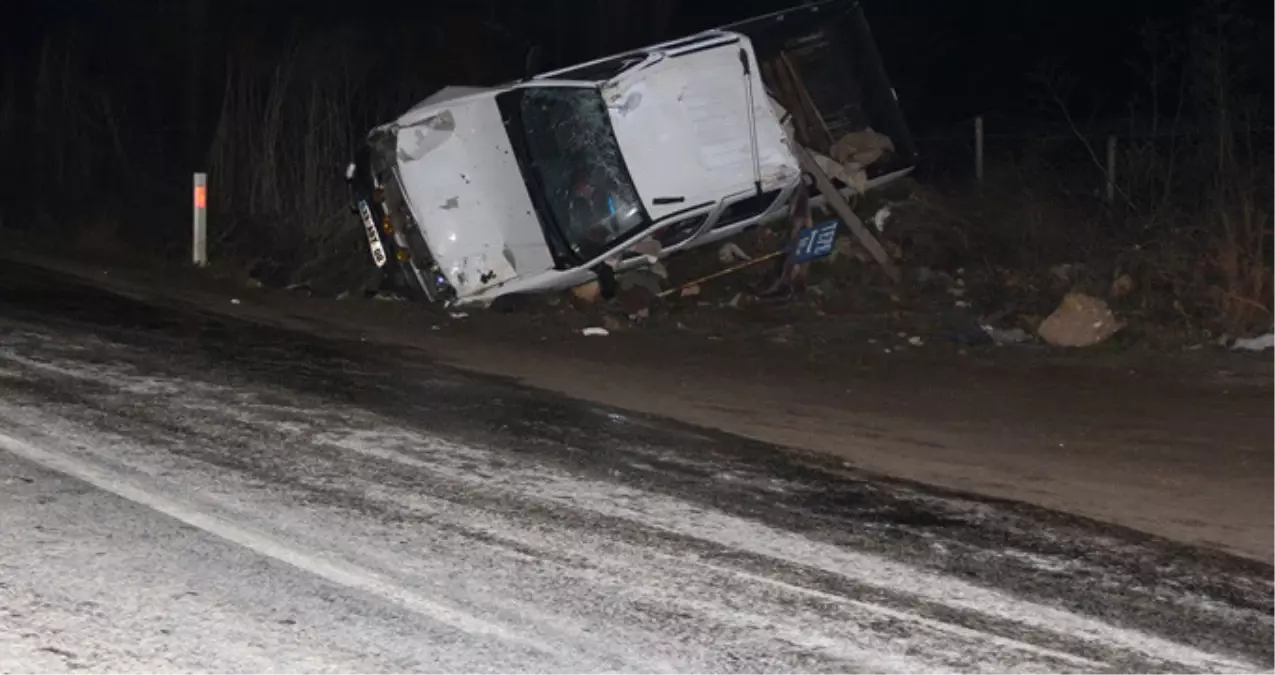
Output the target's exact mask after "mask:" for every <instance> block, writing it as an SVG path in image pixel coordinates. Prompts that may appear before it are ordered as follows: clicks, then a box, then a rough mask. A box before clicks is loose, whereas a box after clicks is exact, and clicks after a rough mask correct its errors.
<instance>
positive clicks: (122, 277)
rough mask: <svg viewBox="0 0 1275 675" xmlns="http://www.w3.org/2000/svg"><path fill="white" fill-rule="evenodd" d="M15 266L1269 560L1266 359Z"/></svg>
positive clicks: (870, 324)
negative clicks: (329, 293)
mask: <svg viewBox="0 0 1275 675" xmlns="http://www.w3.org/2000/svg"><path fill="white" fill-rule="evenodd" d="M24 260H26V261H27V262H32V263H36V264H40V265H42V266H45V267H51V268H54V269H57V270H59V271H61V272H64V273H67V274H72V275H75V276H78V277H81V278H84V279H87V280H90V281H91V282H92V283H94V284H96V285H100V286H105V287H108V288H112V289H114V290H116V291H118V292H120V293H123V294H126V295H131V296H135V297H140V298H145V299H147V300H150V301H154V302H165V303H172V302H178V303H186V304H191V305H195V306H198V307H201V308H204V309H207V310H211V311H216V312H221V313H224V314H228V315H234V316H238V317H241V318H247V319H252V320H258V321H263V322H269V323H273V324H281V325H287V326H291V327H295V328H301V329H303V330H307V331H312V332H318V333H323V334H327V335H334V336H342V337H349V338H354V339H365V340H369V341H381V342H385V343H391V344H396V345H401V346H406V347H410V348H413V349H417V350H420V353H421V357H422V358H432V359H437V360H440V361H443V362H445V363H449V364H452V365H454V366H457V367H461V368H466V369H471V370H475V371H481V372H484V373H490V374H495V375H501V376H506V377H511V378H515V379H518V380H521V381H523V382H525V383H526V384H528V385H531V386H534V387H540V388H544V389H549V390H554V391H558V392H562V393H565V394H568V395H570V396H573V397H577V398H580V399H584V400H589V401H594V402H598V403H602V404H607V405H615V406H619V407H622V408H627V409H631V410H635V411H640V412H645V413H652V414H657V415H662V416H667V417H670V418H675V419H678V420H682V421H685V422H690V423H694V424H699V425H704V426H709V427H714V428H718V429H723V430H727V431H730V432H734V433H737V434H740V435H743V436H748V437H752V438H756V439H760V440H764V441H768V442H772V443H776V444H779V445H784V446H789V447H794V448H801V449H805V450H809V451H815V452H820V453H827V454H832V455H836V456H839V457H843V458H844V459H845V461H846V462H847V463H848V464H850V465H853V466H855V467H859V468H862V469H866V470H869V471H874V472H879V473H883V474H888V475H892V476H897V477H902V478H908V479H913V480H918V481H922V482H926V483H931V484H935V485H941V486H945V487H950V488H956V489H960V490H966V491H972V492H978V493H981V494H985V495H989V496H994V497H1002V498H1008V499H1015V500H1021V501H1024V502H1028V503H1033V504H1037V505H1040V506H1044V507H1048V508H1055V509H1059V510H1063V511H1068V512H1072V513H1075V514H1078V515H1083V516H1088V517H1092V518H1096V519H1098V520H1102V521H1106V522H1110V523H1115V524H1119V525H1124V526H1128V527H1132V528H1135V529H1139V530H1143V531H1146V532H1150V533H1153V534H1157V535H1161V536H1165V537H1169V538H1173V539H1176V540H1180V541H1184V542H1189V543H1193V544H1198V545H1202V546H1207V547H1213V548H1217V549H1221V550H1226V551H1229V552H1233V553H1237V554H1240V555H1244V556H1246V557H1250V558H1255V559H1258V560H1263V561H1266V562H1271V561H1272V558H1273V556H1272V523H1273V520H1275V519H1273V517H1272V492H1273V490H1272V472H1273V470H1275V462H1273V457H1275V453H1273V442H1272V420H1273V419H1275V414H1273V411H1272V389H1271V373H1272V368H1271V363H1270V359H1269V357H1268V356H1251V355H1235V354H1231V353H1222V352H1219V351H1217V350H1211V349H1202V350H1199V351H1193V352H1179V353H1164V352H1148V351H1138V350H1133V351H1129V352H1113V351H1106V352H1085V351H1080V352H1059V351H1056V350H1049V349H1046V348H1043V347H1004V348H997V347H993V346H987V347H969V346H960V345H957V344H953V343H943V342H940V341H936V340H933V339H931V338H930V337H929V336H924V335H922V334H921V333H919V332H918V331H917V329H915V328H914V329H912V330H911V331H902V332H900V331H898V330H895V329H896V328H897V327H899V326H900V325H903V324H906V323H907V322H906V318H907V317H900V316H899V315H898V314H897V313H895V314H892V315H891V316H889V317H885V319H884V320H882V321H876V322H874V321H872V320H870V318H865V319H863V320H862V321H859V322H857V323H853V324H848V323H846V322H844V321H843V322H841V323H838V324H835V325H832V324H830V325H827V326H822V327H821V326H819V325H816V326H815V327H813V328H811V329H809V330H807V329H805V328H804V326H803V327H798V328H793V326H792V324H790V323H785V322H784V320H783V317H782V315H780V316H778V318H776V317H774V316H772V317H771V320H769V321H763V322H747V321H745V322H742V323H738V324H735V325H736V326H737V327H736V328H734V329H731V328H729V327H728V326H724V325H712V326H704V325H700V324H694V323H693V322H691V323H687V322H685V321H682V320H679V319H678V318H677V317H676V316H674V317H673V318H671V319H669V320H667V321H664V322H662V323H661V322H656V323H653V324H651V325H648V326H646V327H643V328H642V329H627V330H620V331H615V332H612V334H611V335H609V336H607V337H600V338H587V337H584V336H582V335H581V334H580V331H579V328H580V327H581V326H582V325H585V324H587V323H589V322H590V321H591V319H589V318H587V317H575V318H570V319H567V320H562V319H561V318H555V317H546V316H542V315H539V314H534V313H533V314H529V315H526V314H521V315H515V316H502V315H492V314H473V315H472V316H469V317H465V318H456V317H451V316H449V315H448V314H447V313H442V312H437V311H431V310H426V309H422V308H417V307H412V306H409V305H406V304H405V303H397V302H380V301H374V300H372V301H363V300H345V301H333V300H320V299H315V298H307V297H302V296H299V295H298V294H296V293H289V292H282V291H268V290H265V289H246V288H243V287H242V286H241V285H237V284H232V283H229V282H215V281H209V280H208V279H206V278H203V277H200V276H191V275H176V276H174V274H173V273H171V272H169V273H161V272H145V271H138V270H121V269H112V270H104V269H102V268H100V267H98V268H92V267H87V266H84V265H82V264H74V263H66V262H59V261H56V260H51V259H47V258H38V257H24ZM901 321H902V323H900V322H901ZM837 326H840V329H839V330H833V328H836V327H837ZM913 338H918V339H913ZM918 342H919V343H920V344H917V343H918Z"/></svg>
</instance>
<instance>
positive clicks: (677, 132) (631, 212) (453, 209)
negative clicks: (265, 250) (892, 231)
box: [351, 31, 801, 304]
mask: <svg viewBox="0 0 1275 675" xmlns="http://www.w3.org/2000/svg"><path fill="white" fill-rule="evenodd" d="M758 70H759V69H758V67H757V62H756V57H755V56H754V54H753V49H752V46H751V44H750V42H749V40H748V39H747V38H746V37H744V36H743V35H740V34H737V33H731V32H725V31H710V32H706V33H702V34H699V35H695V36H692V37H690V38H682V39H679V40H676V41H673V42H668V43H664V44H660V45H654V46H652V47H648V48H645V49H641V50H636V51H633V52H628V53H625V54H620V55H617V56H612V57H608V58H606V59H599V60H597V61H593V62H590V63H586V64H582V65H579V66H573V67H571V68H568V69H564V70H559V71H554V72H550V73H545V74H543V75H539V76H536V77H533V78H530V79H528V80H524V81H521V82H518V83H514V84H511V85H508V86H505V87H496V88H467V87H448V88H445V89H443V90H441V91H439V92H437V93H436V94H434V95H433V96H431V97H429V98H428V99H426V100H424V101H422V102H421V103H420V104H418V105H416V106H415V107H413V108H412V109H411V110H409V111H408V112H407V113H405V114H404V115H402V116H401V117H399V118H398V119H397V120H395V121H393V122H391V123H389V124H386V125H383V126H381V127H378V128H377V129H376V130H374V131H373V132H372V133H373V135H378V134H379V135H380V136H381V137H382V138H386V139H388V138H391V137H392V138H393V155H394V156H393V160H392V161H390V162H387V163H386V166H387V168H389V169H390V172H392V177H393V180H394V181H395V182H396V183H397V186H398V189H399V191H400V192H401V200H402V202H403V203H404V204H405V205H406V208H407V210H408V211H409V212H410V222H407V224H406V226H405V227H399V228H389V227H387V228H385V229H386V230H395V231H394V232H393V233H392V234H391V233H389V232H385V233H384V234H383V233H381V232H378V231H377V229H378V228H377V227H376V226H375V224H372V223H368V224H369V225H370V226H369V227H368V228H367V229H368V236H369V241H370V243H371V244H372V245H373V246H374V247H375V246H377V245H380V244H382V243H383V244H384V245H385V246H386V247H388V248H394V249H396V250H402V251H403V252H402V253H399V254H398V255H399V260H400V261H401V262H407V263H409V264H410V267H411V268H412V273H413V274H414V275H415V276H416V277H417V278H418V280H419V281H420V282H421V283H422V284H425V285H427V287H429V286H431V285H432V287H433V289H434V292H431V293H430V296H431V298H434V299H438V298H435V297H434V296H435V295H444V294H443V293H438V291H439V289H443V290H445V291H446V293H445V296H446V299H447V301H448V302H450V303H453V304H470V303H486V302H490V301H491V300H493V299H494V298H496V297H498V296H500V295H504V294H509V293H535V292H546V291H554V290H559V289H565V288H569V287H572V286H575V285H578V284H581V283H584V282H586V281H589V280H590V279H592V278H594V272H593V271H591V270H592V269H596V268H597V266H598V265H600V264H609V265H610V266H611V267H613V268H618V269H621V270H623V269H626V268H629V267H633V266H638V265H643V264H649V263H650V262H651V261H652V260H654V259H658V258H660V257H663V256H666V255H669V254H671V253H674V252H676V251H679V250H684V249H687V248H691V247H696V246H702V245H704V244H707V243H710V242H713V241H717V240H720V239H723V238H726V237H730V236H732V235H734V234H737V233H738V232H739V231H740V230H743V229H745V228H747V227H749V226H751V225H754V224H756V223H757V222H758V221H760V220H762V219H764V218H767V217H771V216H774V215H775V214H777V213H782V212H783V211H784V209H785V206H786V204H787V202H788V201H789V199H790V197H791V196H792V194H793V191H794V190H795V189H796V188H797V187H798V186H799V185H801V172H800V170H799V169H798V162H797V159H796V157H795V156H794V152H793V148H792V147H791V143H792V141H791V140H790V139H789V138H788V136H787V135H786V133H785V131H784V127H783V126H782V125H781V123H780V120H779V118H778V117H777V115H776V112H775V109H774V107H772V105H771V102H770V99H769V97H768V96H767V95H766V92H765V88H764V85H763V83H762V79H761V77H760V74H759V72H758ZM387 147H388V145H387ZM584 166H588V167H591V168H589V169H584V168H581V167H584ZM353 170H354V169H353V165H352V166H351V172H353ZM575 173H579V175H580V176H582V177H581V178H575V177H573V176H574V175H575ZM586 174H587V176H586ZM379 184H380V183H379V181H378V185H379ZM594 186H601V187H596V188H595V187H594ZM599 190H601V191H602V192H605V193H606V195H605V196H606V201H605V203H606V207H607V208H609V215H607V216H606V217H604V218H602V219H600V220H598V221H597V223H593V222H592V221H591V220H589V218H590V216H581V217H580V218H578V219H576V218H575V216H571V217H568V216H569V215H571V214H578V213H592V212H590V211H588V208H590V207H594V206H597V204H601V203H602V202H601V197H602V195H601V193H600V192H599ZM581 204H584V206H582V205H581ZM598 208H601V207H598ZM364 220H365V221H367V220H368V217H367V216H365V217H364ZM568 221H570V222H568ZM387 222H388V221H387ZM577 222H580V223H584V225H583V226H582V227H583V228H584V229H581V228H580V227H576V226H574V225H572V223H577ZM413 231H415V232H418V233H419V235H420V236H419V238H413V236H411V233H412V232H413ZM382 236H384V237H385V240H384V241H383V242H378V241H372V239H373V238H374V237H376V238H380V237H382ZM649 238H655V239H657V240H659V241H661V242H662V246H661V247H654V248H655V249H657V250H658V253H656V254H655V255H651V254H649V253H646V254H641V255H639V254H635V253H633V252H632V251H631V249H632V248H633V247H634V246H635V245H637V244H638V243H639V242H642V241H644V240H646V239H649ZM422 245H423V246H424V247H426V248H427V249H428V251H427V252H425V251H419V250H411V249H414V248H415V249H419V248H420V247H421V246H422ZM643 250H644V251H650V250H651V248H650V247H643ZM381 257H382V259H384V258H385V256H384V255H382V256H381ZM427 266H428V267H429V269H423V268H424V267H427Z"/></svg>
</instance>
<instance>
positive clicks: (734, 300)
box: [726, 293, 744, 308]
mask: <svg viewBox="0 0 1275 675" xmlns="http://www.w3.org/2000/svg"><path fill="white" fill-rule="evenodd" d="M743 300H744V294H743V293H736V294H735V297H733V298H731V299H730V302H727V303H726V306H727V307H731V308H738V307H739V303H741V302H743Z"/></svg>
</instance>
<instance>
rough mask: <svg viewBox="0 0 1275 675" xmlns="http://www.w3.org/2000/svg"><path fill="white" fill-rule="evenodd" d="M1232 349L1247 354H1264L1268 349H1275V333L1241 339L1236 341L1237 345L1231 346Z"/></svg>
mask: <svg viewBox="0 0 1275 675" xmlns="http://www.w3.org/2000/svg"><path fill="white" fill-rule="evenodd" d="M1231 349H1235V350H1240V351H1247V352H1262V351H1266V350H1267V349H1275V333H1267V334H1266V335H1259V336H1257V337H1253V338H1240V339H1238V340H1236V341H1235V344H1233V345H1231Z"/></svg>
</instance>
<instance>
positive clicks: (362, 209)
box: [359, 199, 387, 267]
mask: <svg viewBox="0 0 1275 675" xmlns="http://www.w3.org/2000/svg"><path fill="white" fill-rule="evenodd" d="M359 215H360V216H362V217H363V231H364V233H366V234H367V247H368V249H369V250H370V251H371V252H372V262H374V263H376V266H377V267H385V261H386V260H387V258H386V255H385V245H384V244H382V243H381V233H380V232H377V231H376V219H375V218H373V217H372V209H370V208H368V205H367V200H363V199H360V200H359Z"/></svg>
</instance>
